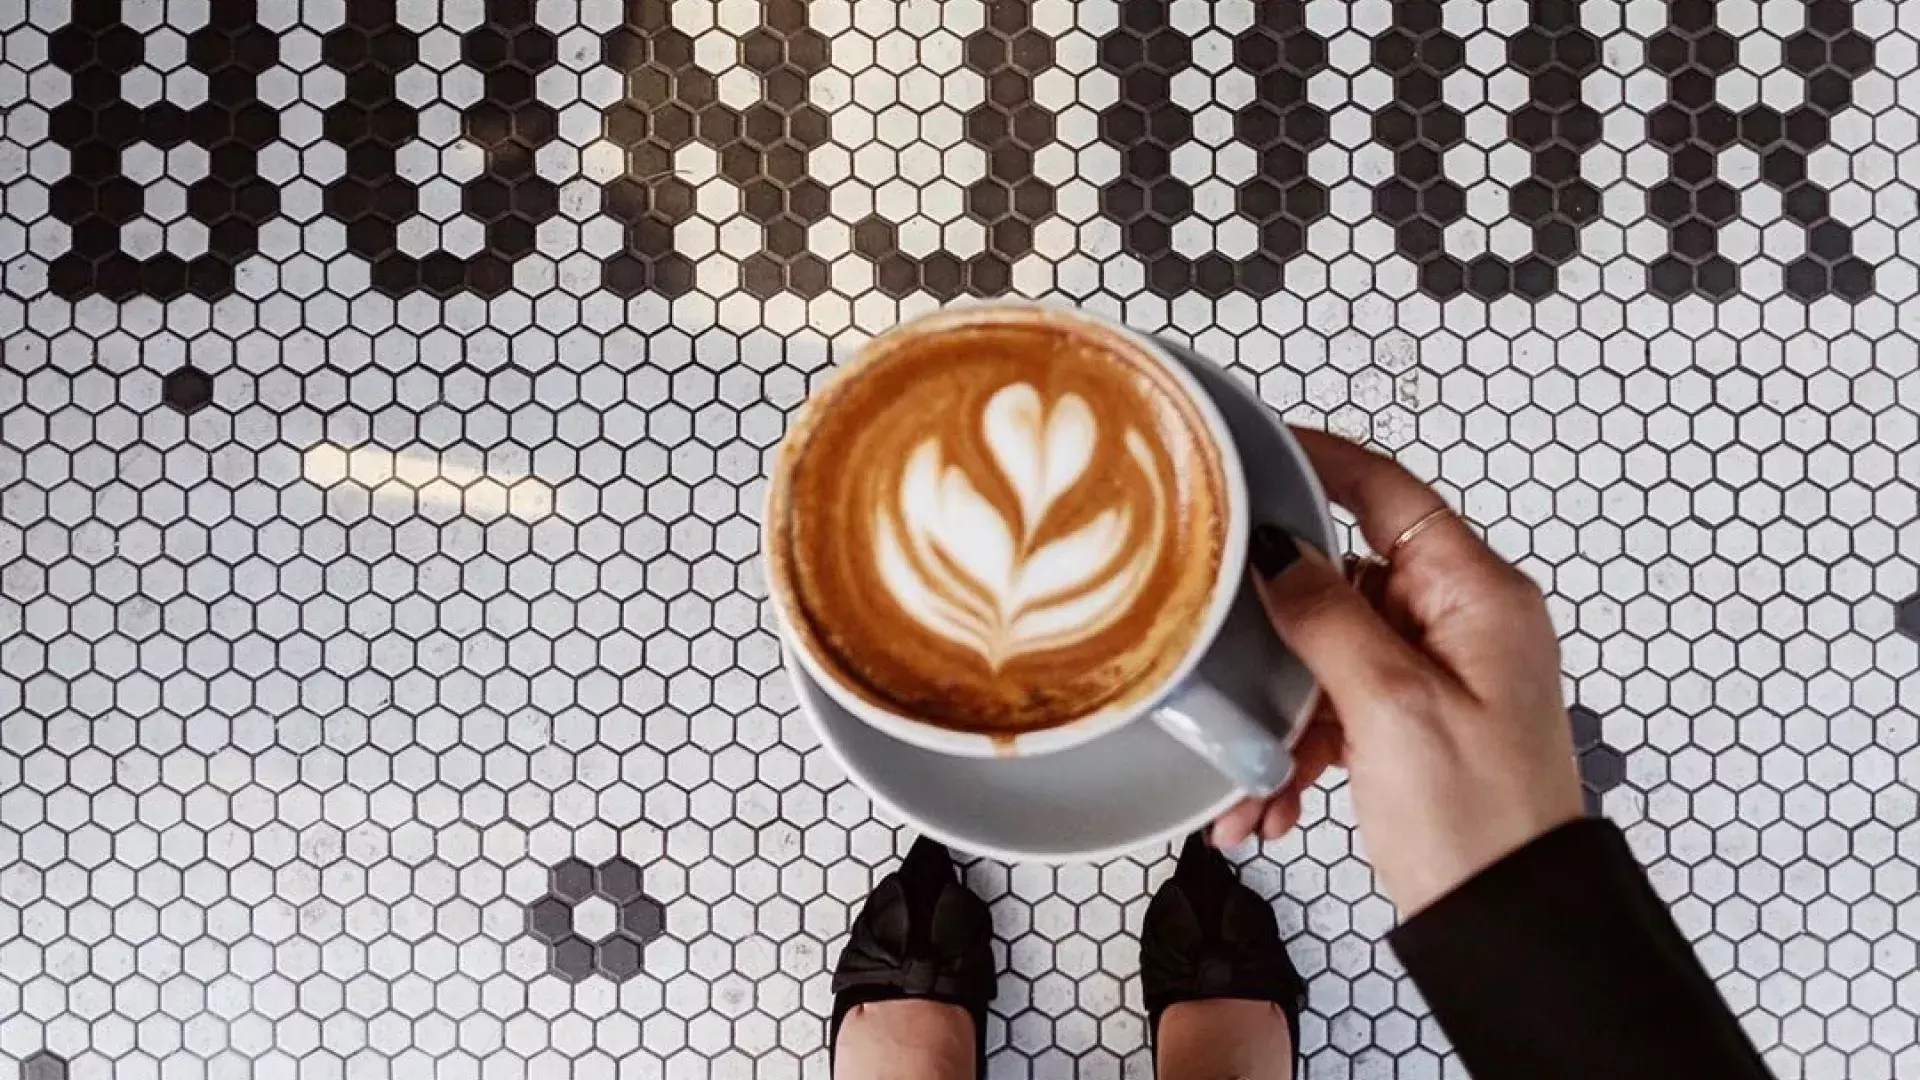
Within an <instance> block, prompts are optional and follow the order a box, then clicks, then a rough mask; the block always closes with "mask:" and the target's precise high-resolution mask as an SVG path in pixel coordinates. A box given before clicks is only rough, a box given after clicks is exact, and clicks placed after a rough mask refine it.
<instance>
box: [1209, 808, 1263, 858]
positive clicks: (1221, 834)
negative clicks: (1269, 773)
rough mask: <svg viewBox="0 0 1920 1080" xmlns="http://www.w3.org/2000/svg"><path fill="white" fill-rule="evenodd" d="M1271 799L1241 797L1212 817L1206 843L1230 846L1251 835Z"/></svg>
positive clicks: (1222, 846) (1223, 846) (1221, 846)
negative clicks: (1221, 812) (1230, 806)
mask: <svg viewBox="0 0 1920 1080" xmlns="http://www.w3.org/2000/svg"><path fill="white" fill-rule="evenodd" d="M1275 798H1278V796H1275ZM1272 801H1273V799H1241V800H1240V801H1239V802H1237V803H1235V804H1233V809H1231V810H1228V811H1227V812H1226V813H1224V814H1221V815H1220V816H1219V817H1218V818H1216V819H1214V822H1213V830H1212V831H1211V832H1209V833H1208V834H1207V843H1209V844H1212V845H1213V846H1214V847H1217V848H1230V847H1233V846H1234V845H1236V844H1238V843H1240V842H1241V841H1243V840H1245V839H1246V838H1247V837H1249V836H1252V835H1253V830H1254V829H1255V828H1257V827H1259V825H1260V818H1261V815H1263V814H1265V813H1266V812H1267V804H1268V803H1270V802H1272Z"/></svg>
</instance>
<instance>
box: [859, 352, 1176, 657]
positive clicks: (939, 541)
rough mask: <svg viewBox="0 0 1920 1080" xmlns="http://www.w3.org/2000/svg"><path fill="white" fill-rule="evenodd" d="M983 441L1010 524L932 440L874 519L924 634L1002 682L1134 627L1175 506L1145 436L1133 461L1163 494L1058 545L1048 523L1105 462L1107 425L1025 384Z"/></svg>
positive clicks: (987, 419)
mask: <svg viewBox="0 0 1920 1080" xmlns="http://www.w3.org/2000/svg"><path fill="white" fill-rule="evenodd" d="M981 429H982V433H983V438H984V441H985V443H986V445H987V449H988V451H989V453H990V457H991V459H992V461H993V463H994V465H996V466H997V467H998V470H999V473H1000V475H1001V477H1002V478H1003V479H1004V480H1005V481H1006V483H1007V484H1008V485H1009V486H1010V487H1011V488H1012V489H1013V492H1014V494H1015V496H1016V498H1017V500H1018V504H1019V517H1018V519H1017V520H1009V519H1008V517H1007V516H1006V515H1005V514H1003V513H1002V512H1001V510H1000V509H999V508H998V507H996V506H995V505H994V504H993V503H992V502H991V501H990V500H988V499H987V498H986V497H985V496H983V495H982V494H981V493H980V488H979V485H977V484H976V483H975V482H974V481H973V480H972V479H970V478H969V477H968V475H967V471H966V470H965V469H964V468H962V467H961V466H959V465H955V464H951V463H949V462H948V461H947V460H946V459H945V455H944V454H943V453H942V452H941V447H940V439H939V438H938V437H937V436H935V437H930V438H928V439H926V440H924V441H922V442H921V443H920V444H919V446H917V447H915V448H914V450H913V453H912V455H911V456H910V457H909V458H908V460H907V466H906V469H905V470H904V472H903V473H902V475H901V478H900V485H899V489H898V491H897V493H896V496H895V498H894V499H893V500H892V501H891V502H889V503H884V504H882V505H881V506H880V507H878V508H876V510H875V514H874V526H873V528H874V535H875V536H876V537H878V541H879V542H878V544H877V545H876V548H875V552H874V558H875V563H876V565H877V569H878V571H879V574H880V578H881V580H882V581H884V582H885V583H886V586H887V590H888V591H889V592H890V593H891V594H892V596H893V599H894V600H895V601H896V602H897V603H899V605H900V607H901V608H902V609H903V610H905V611H906V612H907V614H909V615H911V616H913V617H914V618H915V619H916V620H918V621H919V622H920V624H921V625H922V626H925V627H926V628H927V629H929V630H932V631H933V632H935V633H937V634H939V635H941V636H942V637H945V638H946V639H948V640H949V641H953V642H955V643H957V644H960V645H963V646H965V647H966V648H969V649H971V650H973V651H974V652H976V653H978V654H979V655H980V656H981V658H982V659H984V660H986V662H987V663H988V665H989V666H991V667H992V668H994V669H995V670H996V671H997V670H999V668H1000V666H1001V664H1002V663H1003V662H1004V661H1006V660H1008V659H1011V658H1013V657H1016V656H1019V655H1021V654H1022V653H1027V652H1032V651H1036V650H1040V649H1050V648H1059V647H1061V646H1063V645H1069V644H1072V643H1074V642H1076V641H1080V640H1083V639H1085V638H1088V637H1091V636H1093V635H1095V634H1097V633H1099V632H1100V631H1102V630H1105V629H1106V628H1107V627H1108V626H1111V625H1112V624H1113V623H1114V621H1115V620H1117V619H1119V618H1120V616H1122V615H1123V614H1125V613H1126V611H1127V610H1128V608H1130V607H1131V606H1132V604H1133V602H1134V600H1135V599H1136V598H1137V597H1138V596H1139V594H1140V590H1141V588H1142V586H1143V585H1144V584H1145V582H1146V580H1147V577H1148V575H1149V574H1150V573H1151V571H1152V569H1153V566H1154V564H1155V562H1157V561H1158V559H1159V556H1160V548H1161V544H1162V542H1163V539H1164V533H1165V529H1164V526H1163V524H1162V516H1163V515H1164V513H1165V510H1166V506H1165V504H1166V492H1165V490H1164V488H1163V487H1162V485H1161V483H1160V479H1159V477H1158V476H1157V475H1156V473H1155V470H1154V465H1153V461H1152V455H1151V452H1150V451H1149V449H1148V448H1147V445H1146V442H1145V440H1144V439H1142V438H1141V436H1140V434H1139V432H1137V431H1133V430H1128V431H1127V432H1126V433H1125V434H1124V436H1123V439H1124V444H1125V447H1126V451H1127V454H1128V455H1129V456H1130V457H1131V458H1132V459H1133V461H1134V463H1135V464H1136V466H1137V467H1138V468H1139V470H1140V473H1141V475H1142V476H1143V477H1144V478H1145V480H1146V483H1147V485H1148V487H1149V489H1150V490H1151V493H1152V505H1151V507H1150V508H1149V510H1148V513H1147V514H1145V515H1144V517H1145V520H1144V521H1142V520H1140V517H1139V516H1136V515H1135V513H1134V512H1133V510H1132V509H1131V508H1130V507H1128V506H1125V505H1119V506H1113V507H1109V508H1106V509H1103V510H1100V511H1098V512H1097V513H1096V514H1095V516H1094V517H1093V518H1092V519H1091V520H1089V521H1087V522H1086V523H1085V524H1082V525H1079V526H1078V527H1077V528H1075V529H1073V530H1072V531H1071V532H1068V533H1066V534H1065V535H1063V536H1058V537H1052V538H1046V537H1044V536H1043V535H1042V533H1041V527H1042V525H1043V524H1044V523H1045V521H1046V517H1047V512H1048V510H1049V509H1051V508H1052V507H1053V505H1054V504H1055V502H1057V501H1058V500H1059V499H1060V497H1061V496H1063V495H1065V494H1067V493H1068V492H1069V491H1071V490H1072V489H1073V487H1074V485H1076V484H1078V483H1079V482H1080V481H1081V479H1082V478H1083V477H1084V476H1085V474H1086V471H1087V467H1088V466H1089V465H1090V464H1092V462H1093V453H1094V446H1095V441H1096V437H1097V435H1098V434H1099V430H1098V429H1099V421H1098V419H1097V418H1096V417H1095V416H1094V413H1093V409H1092V408H1091V407H1090V406H1088V404H1087V402H1086V401H1085V399H1083V398H1081V397H1080V396H1079V395H1077V394H1072V393H1068V394H1065V395H1062V396H1061V397H1060V398H1059V400H1057V401H1056V402H1054V403H1053V406H1052V408H1050V409H1049V408H1047V407H1046V406H1045V404H1044V403H1043V402H1042V401H1041V398H1040V392H1039V391H1038V390H1036V389H1034V388H1033V387H1032V386H1031V385H1029V384H1027V383H1024V382H1022V383H1014V384H1012V385H1010V386H1007V387H1005V388H1003V389H1001V390H1000V391H999V392H997V393H995V394H994V395H993V397H991V398H989V399H988V401H987V404H986V408H985V409H983V410H982V415H981Z"/></svg>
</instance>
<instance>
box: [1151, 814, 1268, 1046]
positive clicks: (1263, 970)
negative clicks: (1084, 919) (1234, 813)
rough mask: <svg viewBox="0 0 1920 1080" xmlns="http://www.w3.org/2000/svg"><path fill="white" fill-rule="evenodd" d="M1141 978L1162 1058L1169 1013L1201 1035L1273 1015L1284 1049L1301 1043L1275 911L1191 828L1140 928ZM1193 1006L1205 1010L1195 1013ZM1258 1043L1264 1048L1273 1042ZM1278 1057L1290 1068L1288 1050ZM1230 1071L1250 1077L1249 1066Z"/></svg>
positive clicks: (1223, 857)
mask: <svg viewBox="0 0 1920 1080" xmlns="http://www.w3.org/2000/svg"><path fill="white" fill-rule="evenodd" d="M1140 982H1141V988H1142V989H1143V990H1144V991H1145V995H1144V996H1145V998H1146V1005H1147V1025H1148V1027H1147V1030H1148V1031H1149V1033H1151V1034H1152V1036H1153V1037H1154V1039H1155V1040H1156V1043H1157V1044H1159V1047H1160V1056H1161V1057H1162V1059H1163V1060H1167V1061H1173V1060H1174V1059H1173V1057H1172V1056H1171V1055H1170V1052H1169V1050H1168V1048H1167V1046H1166V1045H1165V1040H1166V1039H1168V1038H1170V1037H1171V1035H1170V1031H1171V1030H1173V1029H1170V1028H1169V1027H1168V1024H1169V1022H1170V1021H1171V1020H1172V1018H1173V1016H1174V1013H1175V1011H1176V1010H1180V1011H1182V1012H1183V1013H1185V1014H1186V1015H1185V1018H1184V1019H1183V1020H1181V1021H1177V1022H1176V1023H1177V1024H1178V1025H1179V1030H1181V1031H1183V1032H1185V1031H1190V1030H1193V1028H1192V1027H1190V1026H1189V1024H1193V1025H1197V1026H1198V1028H1199V1030H1202V1031H1216V1030H1218V1029H1222V1028H1232V1029H1233V1030H1235V1031H1236V1032H1238V1031H1240V1030H1241V1027H1240V1025H1242V1024H1256V1017H1258V1016H1269V1015H1271V1013H1273V1012H1275V1011H1277V1012H1278V1013H1280V1015H1281V1017H1282V1019H1283V1020H1284V1025H1283V1026H1284V1030H1283V1031H1280V1032H1278V1033H1277V1035H1276V1036H1275V1037H1276V1038H1278V1039H1279V1040H1281V1041H1283V1042H1284V1043H1285V1045H1286V1046H1287V1048H1288V1049H1289V1051H1290V1052H1291V1050H1292V1049H1293V1048H1295V1047H1297V1046H1298V1045H1299V1042H1300V1010H1301V1009H1303V1008H1304V1007H1305V1006H1306V988H1305V984H1303V983H1302V982H1301V980H1300V973H1299V972H1298V971H1296V970H1294V967H1293V962H1292V961H1291V960H1289V959H1288V958H1287V949H1286V944H1285V943H1284V942H1283V941H1281V939H1280V927H1279V924H1278V923H1277V922H1276V921H1275V920H1274V917H1273V908H1272V907H1271V906H1270V905H1269V904H1268V903H1267V902H1266V901H1265V900H1263V899H1261V897H1260V895H1259V894H1258V893H1256V892H1254V891H1253V890H1252V889H1249V888H1247V887H1246V886H1245V885H1242V884H1241V883H1240V880H1239V879H1238V878H1237V877H1235V876H1234V872H1233V867H1232V865H1230V864H1229V863H1228V862H1227V860H1226V857H1225V856H1223V855H1221V854H1220V853H1219V852H1218V851H1215V850H1214V849H1213V848H1211V847H1208V846H1207V843H1206V841H1205V840H1204V839H1202V837H1201V834H1199V833H1195V834H1194V835H1193V836H1191V837H1188V838H1187V842H1186V845H1185V846H1184V847H1182V848H1181V850H1180V863H1179V865H1178V866H1176V867H1175V868H1174V871H1173V876H1172V877H1170V878H1168V879H1167V881H1166V884H1164V885H1162V886H1160V890H1159V891H1158V892H1156V893H1154V896H1153V900H1152V902H1151V903H1149V904H1148V905H1147V917H1146V921H1145V925H1144V926H1143V927H1142V929H1141V932H1140ZM1195 1006H1208V1007H1207V1008H1202V1009H1200V1010H1199V1011H1197V1012H1196V1011H1195V1010H1194V1007H1195ZM1216 1006H1217V1007H1216ZM1263 1006H1264V1007H1265V1008H1264V1009H1263V1008H1262V1007H1263ZM1203 1021H1204V1022H1203ZM1269 1026H1270V1025H1269ZM1247 1030H1248V1031H1249V1032H1251V1031H1253V1030H1255V1029H1254V1028H1248V1029H1247ZM1236 1037H1238V1036H1236ZM1263 1041H1264V1042H1265V1043H1267V1044H1272V1042H1273V1039H1272V1038H1267V1039H1264V1040H1263ZM1280 1060H1282V1061H1286V1062H1288V1063H1289V1068H1290V1067H1291V1066H1290V1063H1291V1056H1290V1053H1289V1056H1287V1057H1283V1058H1281V1059H1280ZM1178 1071H1179V1072H1184V1071H1185V1070H1178ZM1231 1071H1232V1070H1229V1072H1231ZM1238 1071H1241V1072H1244V1073H1246V1074H1247V1075H1249V1076H1251V1075H1254V1073H1253V1072H1252V1071H1250V1070H1248V1069H1240V1070H1238ZM1168 1075H1174V1074H1173V1073H1169V1074H1168ZM1261 1075H1275V1074H1274V1073H1272V1072H1271V1071H1264V1072H1262V1073H1261ZM1279 1075H1286V1074H1284V1073H1283V1074H1279Z"/></svg>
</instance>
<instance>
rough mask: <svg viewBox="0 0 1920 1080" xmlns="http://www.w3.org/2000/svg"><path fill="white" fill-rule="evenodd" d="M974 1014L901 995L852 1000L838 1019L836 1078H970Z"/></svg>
mask: <svg viewBox="0 0 1920 1080" xmlns="http://www.w3.org/2000/svg"><path fill="white" fill-rule="evenodd" d="M975 1039H976V1036H975V1033H974V1030H973V1017H972V1016H970V1015H969V1014H968V1013H967V1010H966V1009H964V1008H962V1007H960V1006H958V1005H949V1004H947V1003H946V1002H942V1001H927V1000H924V999H921V998H901V999H898V1000H895V1001H876V1002H873V1003H872V1004H869V1005H856V1006H854V1007H853V1008H852V1009H851V1010H849V1011H848V1012H847V1016H846V1019H845V1020H842V1021H841V1022H840V1035H839V1039H838V1041H837V1043H836V1045H835V1047H834V1069H833V1074H834V1077H835V1080H973V1077H974V1075H975V1065H974V1053H975V1045H974V1044H975Z"/></svg>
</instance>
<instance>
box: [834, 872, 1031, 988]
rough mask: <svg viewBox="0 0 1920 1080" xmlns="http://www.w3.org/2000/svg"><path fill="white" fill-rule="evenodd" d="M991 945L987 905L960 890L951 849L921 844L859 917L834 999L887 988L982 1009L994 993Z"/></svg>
mask: <svg viewBox="0 0 1920 1080" xmlns="http://www.w3.org/2000/svg"><path fill="white" fill-rule="evenodd" d="M992 941H993V921H992V918H991V917H990V916H989V915H988V913H987V905H986V904H984V903H983V902H981V900H980V898H979V897H977V896H975V895H973V893H971V892H969V891H967V888H966V887H965V886H964V885H962V884H961V883H960V878H959V874H958V873H957V872H956V871H955V870H954V867H953V863H952V860H951V859H949V858H948V855H947V849H946V848H945V847H943V846H941V845H940V844H939V843H937V842H936V841H933V840H928V839H926V838H924V837H922V838H921V839H919V840H916V841H914V844H913V847H912V849H911V850H909V851H908V852H907V857H906V860H905V861H904V862H902V863H901V865H900V869H898V870H896V871H894V872H893V873H891V874H888V875H887V876H886V877H884V878H882V879H880V884H879V885H877V886H875V887H874V890H873V893H872V894H871V895H870V896H868V897H867V903H866V906H865V907H863V908H861V909H860V915H859V917H858V918H856V919H855V920H854V922H853V929H852V932H851V933H850V934H849V936H848V940H847V945H846V948H845V949H844V950H842V952H841V954H840V963H839V966H838V968H837V969H836V970H835V971H834V975H833V992H834V993H835V994H839V993H842V992H844V991H847V990H853V989H859V988H885V989H889V990H893V991H896V992H897V994H898V996H900V997H916V998H934V999H938V1000H943V1001H950V1002H954V1003H956V1004H964V1005H968V1006H970V1007H972V1006H975V1004H976V1003H977V1004H978V1007H980V1008H984V1007H985V1004H986V1003H987V1002H988V1001H990V1000H992V998H993V993H994V970H993V950H992Z"/></svg>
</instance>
